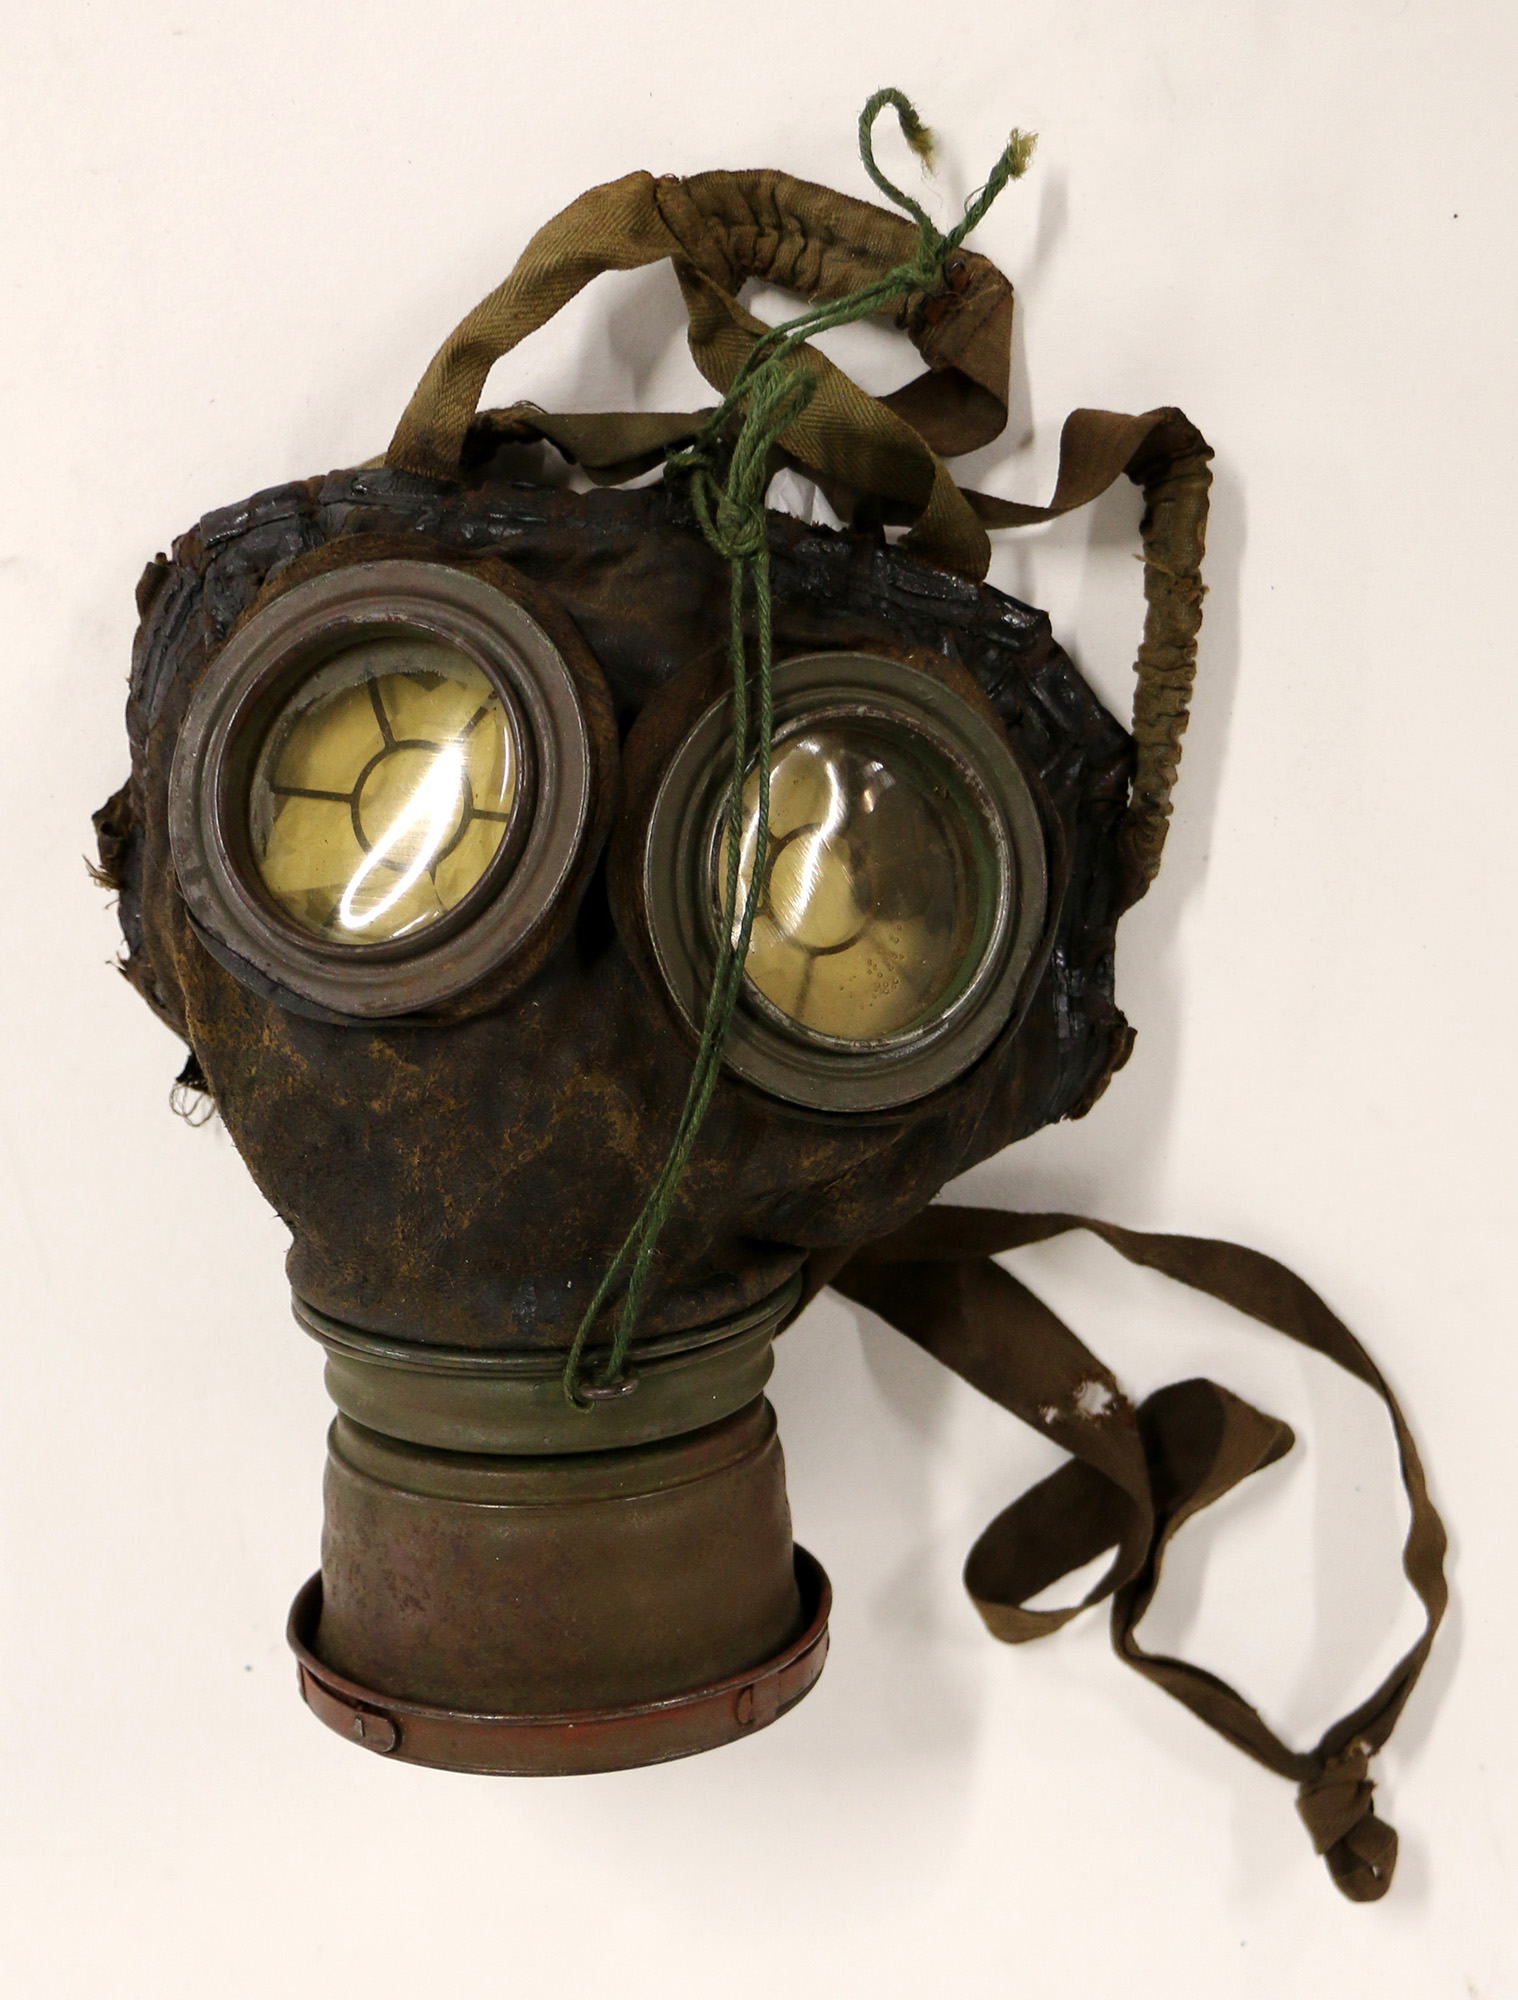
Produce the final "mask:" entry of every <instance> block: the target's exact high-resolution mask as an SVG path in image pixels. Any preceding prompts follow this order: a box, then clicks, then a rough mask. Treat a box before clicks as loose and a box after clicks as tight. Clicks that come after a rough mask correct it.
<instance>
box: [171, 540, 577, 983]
mask: <svg viewBox="0 0 1518 2000" xmlns="http://www.w3.org/2000/svg"><path fill="white" fill-rule="evenodd" d="M405 633H416V634H418V635H421V636H425V637H427V638H429V639H435V640H440V641H442V642H444V643H446V644H448V645H450V646H453V647H454V648H456V649H457V650H458V651H459V652H461V653H463V654H464V655H465V657H466V658H468V659H470V660H471V661H472V662H473V663H474V664H475V665H477V666H478V667H479V668H480V669H481V671H482V672H484V673H485V674H486V676H487V678H488V679H489V680H490V682H491V684H492V686H494V687H495V688H496V689H497V690H498V692H499V693H500V695H501V697H502V701H503V706H504V708H505V711H506V714H507V716H508V718H509V724H510V727H511V729H512V732H513V741H514V747H515V748H516V750H517V753H518V757H519V769H520V771H521V773H522V777H523V780H524V782H523V783H520V784H519V786H518V794H517V799H516V800H515V801H514V802H513V808H512V815H511V819H510V821H509V822H508V825H507V829H506V833H505V836H504V837H503V838H502V841H501V844H500V846H499V847H498V848H497V850H496V853H495V855H493V856H492V858H491V862H490V865H489V866H488V867H487V868H486V870H485V872H484V874H483V875H482V876H481V878H480V880H479V882H477V883H476V884H474V885H473V887H472V888H471V889H470V891H469V893H468V894H467V895H466V896H465V897H463V898H461V899H460V901H459V903H458V904H457V906H456V907H455V908H454V909H453V910H451V911H449V912H448V913H447V915H446V916H445V917H442V918H439V919H438V920H437V921H436V922H434V923H432V924H428V925H426V926H424V927H423V928H422V929H420V930H419V931H418V932H416V933H415V934H414V935H412V936H410V937H403V938H398V939H389V940H383V941H380V942H377V943H374V942H371V943H364V944H357V945H346V944H342V943H340V942H337V941H328V940H324V939H319V938H317V937H314V936H313V935H312V934H311V933H310V932H308V931H305V930H303V929H302V928H301V927H300V926H299V925H298V924H296V923H295V922H294V921H293V920H292V919H291V918H289V917H288V916H287V915H286V914H285V913H284V912H283V911H281V910H280V909H279V908H278V906H277V905H276V904H275V903H274V901H273V899H272V897H271V896H270V895H269V892H268V891H267V889H265V887H264V885H263V883H262V881H261V879H260V877H259V875H258V871H257V868H256V866H255V865H254V863H253V860H252V855H251V851H250V849H249V845H248V831H247V811H248V786H249V783H250V781H251V778H252V774H253V770H254V767H255V765H256V762H257V758H258V754H259V750H260V748H261V746H262V744H263V742H264V740H265V737H266V734H267V731H268V729H269V727H270V726H271V725H272V723H273V722H274V720H275V718H276V717H277V715H278V714H279V713H280V711H281V710H282V709H283V707H284V705H285V703H286V702H288V700H289V699H290V698H291V696H292V694H293V693H294V692H295V690H296V689H297V688H298V687H299V686H300V685H301V683H302V682H303V681H305V680H308V679H309V678H310V677H311V675H312V674H313V673H315V672H319V671H320V670H321V668H322V667H323V666H324V665H325V664H327V663H328V662H329V661H330V660H331V659H332V658H333V657H334V656H335V655H336V654H338V653H340V652H342V651H344V650H347V649H348V648H349V647H350V646H352V645H354V644H358V643H362V642H363V641H364V640H365V639H374V638H383V637H394V636H400V635H403V634H405ZM592 776H593V771H592V754H591V745H590V737H589V731H588V728H587V725H586V721H585V716H584V713H583V710H582V708H581V705H580V698H579V693H578V690H577V688H576V686H575V683H574V680H573V677H572V675H571V673H570V671H569V668H568V666H567V665H566V663H565V661H564V659H563V657H562V655H561V654H560V653H559V651H558V649H557V647H555V646H554V644H553V642H552V640H551V639H550V638H549V637H548V635H547V633H546V632H544V631H543V629H542V628H541V626H539V625H538V624H537V623H536V621H535V620H534V619H533V618H532V617H531V616H530V615H529V614H528V613H527V612H526V611H525V610H524V609H523V608H522V606H521V605H519V604H518V603H517V602H516V601H515V599H513V598H511V597H508V596H507V595H506V593H505V592H504V591H501V590H497V589H496V588H495V587H494V586H493V585H491V584H488V583H485V582H484V581H482V580H481V579H480V578H478V577H474V576H470V575H468V574H466V573H465V572H463V571H461V570H456V569H453V568H451V567H450V566H448V565H447V564H443V563H437V562H427V561H411V560H407V559H387V560H383V561H378V562H367V563H365V562H359V563H354V564H352V565H351V566H349V567H347V568H344V569H340V570H334V571H330V572H328V573H327V574H326V575H324V576H321V577H316V578H313V579H312V580H311V581H310V582H308V583H303V584H297V585H295V586H294V587H293V588H292V589H291V590H289V591H288V592H287V593H285V594H284V595H283V596H281V597H279V598H276V599H275V600H274V602H273V603H272V604H270V605H268V606H267V607H265V609H264V610H263V611H261V612H258V613H256V614H255V615H254V616H253V617H252V618H251V619H249V621H248V623H247V624H246V625H245V626H243V627H242V629H241V630H240V631H238V632H236V633H235V634H234V635H233V637H232V638H231V639H230V640H229V641H228V642H227V644H226V645H225V646H224V647H223V649H222V650H221V652H220V653H219V654H218V655H217V656H216V658H215V660H214V661H213V662H212V664H211V666H210V667H209V668H208V670H207V672H206V674H205V676H204V677H203V679H202V680H201V682H200V684H199V686H198V687H197V688H196V690H195V693H194V695H193V696H192V698H191V701H190V704H189V707H188V709H187V711H186V715H185V721H184V725H183V727H182V729H181V731H180V736H179V742H178V745H177V747H176V750H175V754H174V763H173V768H172V771H171V774H170V785H169V835H170V846H171V850H172V853H173V858H174V867H175V873H176V875H177V877H178V880H179V886H180V890H181V893H182V894H183V896H184V899H185V902H186V904H187V906H188V908H189V911H190V914H191V916H192V918H193V919H194V920H195V922H196V923H197V924H198V925H199V926H200V927H201V928H202V930H203V931H205V932H206V933H207V935H208V937H209V938H210V939H212V940H214V941H215V942H216V943H218V944H220V945H221V946H223V947H224V948H225V949H226V950H227V951H228V952H230V953H231V954H232V957H233V960H234V961H236V962H240V963H244V964H247V965H248V966H250V967H251V968H252V969H253V971H254V973H255V974H257V975H259V976H260V977H261V978H262V979H264V980H268V981H272V982H273V983H274V985H275V986H276V988H283V989H285V990H287V991H289V992H291V993H293V994H295V995H297V996H299V997H300V998H301V999H303V1000H307V1001H311V1002H314V1003H316V1004H317V1005H318V1006H320V1007H322V1008H326V1009H330V1010H331V1011H332V1012H334V1013H335V1014H338V1015H340V1016H348V1017H353V1018H357V1019H384V1018H387V1017H390V1016H394V1015H404V1014H409V1013H412V1012H414V1011H416V1010H417V1009H419V1008H425V1007H427V1006H431V1005H435V1004H437V1003H438V1002H440V1001H442V1000H446V999H449V998H451V997H453V996H454V995H455V994H457V993H460V992H463V991H464V990H466V989H467V988H468V987H470V986H472V985H474V984H476V983H477V982H478V981H479V980H480V979H482V978H483V977H485V975H486V974H487V973H489V972H490V971H492V970H493V969H494V968H495V967H496V966H497V965H499V964H501V963H502V962H503V961H504V960H505V959H507V958H509V957H510V956H511V955H512V954H513V953H514V952H516V951H517V950H519V949H520V948H521V946H522V945H523V944H524V943H525V942H526V941H527V939H528V938H529V937H530V936H531V935H532V934H533V933H535V932H536V930H537V929H538V927H539V926H540V924H541V923H542V922H543V921H544V920H545V919H546V917H547V916H548V914H549V912H550V911H551V909H552V908H553V906H554V904H555V903H556V902H557V900H558V898H559V896H560V894H561V893H562V890H563V888H564V886H565V883H566V881H567V879H568V877H569V875H570V874H571V872H572V869H573V866H574V863H575V860H576V857H577V855H578V853H579V850H580V847H581V845H582V842H583V839H584V836H585V832H586V829H587V827H588V824H589V818H590V810H591V786H592Z"/></svg>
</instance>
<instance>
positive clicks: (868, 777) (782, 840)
mask: <svg viewBox="0 0 1518 2000" xmlns="http://www.w3.org/2000/svg"><path fill="white" fill-rule="evenodd" d="M743 807H744V826H743V841H742V847H741V850H740V855H739V870H738V881H739V890H738V909H739V911H741V910H742V908H743V902H744V898H745V897H746V896H747V894H748V887H749V883H750V881H751V879H752V873H753V858H754V840H755V833H756V828H757V819H758V810H759V778H758V774H757V772H752V773H750V775H749V778H748V782H747V783H746V785H745V786H744V791H743ZM727 858H728V841H727V838H726V836H724V838H723V840H722V842H721V845H720V848H719V852H718V857H717V870H716V881H715V883H714V885H713V893H714V898H715V900H716V902H717V905H718V907H719V908H720V907H721V899H722V893H723V888H724V885H725V882H726V870H727ZM976 872H977V871H976V864H975V855H974V848H973V844H972V838H971V835H970V831H969V828H968V826H967V824H966V820H965V815H964V812H963V810H962V808H961V807H960V805H959V804H958V802H957V800H956V799H955V798H954V797H953V796H952V795H951V793H950V791H949V789H948V788H947V787H946V786H944V785H943V784H941V783H936V782H935V781H934V777H933V775H932V773H931V772H930V770H929V769H928V768H927V767H926V766H925V765H924V764H923V763H922V762H920V761H919V760H918V759H917V758H915V757H913V756H912V755H910V754H909V753H908V752H906V751H905V749H904V748H903V747H902V746H901V745H899V744H895V743H893V742H892V741H891V740H890V739H888V738H886V737H884V736H880V737H877V736H875V735H873V734H872V733H870V732H868V731H867V730H866V729H863V728H856V727H853V726H851V725H848V724H840V725H837V726H830V727H826V728H817V729H812V730H809V731H807V733H806V734H805V735H802V736H797V737H793V738H792V739H791V740H790V741H788V742H786V743H784V744H782V745H780V746H779V747H778V748H777V750H776V753H775V757H774V762H773V767H772V772H771V778H770V823H769V843H768V854H767V858H766V862H765V870H764V882H763V888H762V894H761V900H760V903H759V909H758V914H757V916H756V917H755V921H754V928H753V934H752V936H751V938H750V941H749V951H748V960H747V964H746V967H745V971H746V974H747V977H748V979H749V980H750V981H751V982H752V983H753V985H754V986H755V987H756V988H757V989H758V991H759V992H760V993H762V994H763V995H764V997H765V999H766V1000H768V1001H769V1002H770V1003H771V1005H772V1006H774V1007H777V1008H779V1010H780V1011H781V1012H782V1013H783V1014H786V1015H788V1016H789V1017H790V1018H791V1019H792V1020H793V1021H796V1022H797V1023H799V1024H800V1026H802V1027H804V1028H810V1029H811V1030H813V1031H814V1032H815V1033H817V1034H822V1035H828V1036H831V1037H833V1038H835V1039H838V1040H842V1041H860V1042H868V1041H877V1040H879V1039H881V1038H882V1037H884V1036H888V1035H895V1034H901V1033H904V1032H907V1031H909V1030H910V1029H912V1028H914V1027H917V1026H920V1025H922V1024H923V1023H924V1022H926V1021H928V1020H929V1019H931V1018H932V1017H933V1016H934V1015H935V1014H937V1013H940V1012H941V1011H942V1009H943V1008H944V1007H945V1006H947V1005H949V1004H951V1003H952V1000H953V998H954V995H955V993H956V992H957V991H958V990H959V989H960V988H961V987H962V986H963V984H964V981H965V979H966V978H967V977H968V975H969V973H970V971H972V970H973V967H972V966H971V965H970V962H969V961H970V957H971V952H972V947H973V944H974V939H975V932H976V914H977V911H976V904H977V893H976V890H977V885H976ZM735 928H736V926H735Z"/></svg>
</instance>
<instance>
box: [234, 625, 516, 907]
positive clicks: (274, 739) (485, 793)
mask: <svg viewBox="0 0 1518 2000" xmlns="http://www.w3.org/2000/svg"><path fill="white" fill-rule="evenodd" d="M517 762H518V759H517V750H516V741H515V737H514V735H513V732H512V727H511V721H510V718H509V716H508V714H507V710H506V705H505V703H504V701H503V700H502V697H501V695H500V693H499V691H498V690H497V689H496V687H495V686H494V685H493V684H492V682H491V681H490V680H489V679H488V678H487V676H486V675H485V674H484V673H483V672H482V671H481V669H480V668H479V667H478V666H476V665H475V663H474V662H473V661H472V660H470V659H469V658H468V657H467V656H466V655H465V654H463V653H461V652H459V651H458V650H456V649H455V648H454V647H452V646H448V645H444V644H442V643H440V642H438V641H435V640H429V639H425V638H420V637H395V638H381V639H370V640H366V641H364V642H363V643H361V644H359V645H355V646H352V647H350V648H348V650H347V651H345V652H342V653H340V654H339V655H338V656H337V657H336V658H335V659H332V660H329V661H328V663H327V664H326V665H325V666H324V667H323V668H321V670H320V671H319V672H317V673H316V674H314V675H313V676H312V677H311V678H310V679H309V680H308V681H306V682H305V683H304V684H303V685H302V686H301V687H300V688H299V689H298V690H297V691H296V693H295V694H294V695H293V696H292V697H291V699H290V700H289V701H288V702H287V703H286V704H285V706H284V708H283V709H282V710H281V711H280V712H279V714H278V715H277V716H276V717H275V720H274V723H273V725H272V727H271V728H270V730H269V732H268V735H267V737H266V738H265V740H264V744H263V747H262V749H261V751H260V753H259V756H258V760H257V763H256V765H255V767H254V771H253V778H252V784H251V787H250V791H249V798H248V831H249V838H250V845H251V848H252V855H253V861H254V865H255V866H256V868H257V870H258V874H259V877H260V879H261V880H262V882H263V885H264V888H265V889H266V890H267V891H268V893H269V895H270V896H271V897H272V898H273V899H274V902H275V903H276V904H277V906H278V907H279V909H280V910H281V911H283V912H284V914H285V915H286V916H287V917H289V918H291V919H292V920H293V921H294V922H295V923H296V924H298V925H299V926H300V928H301V929H302V930H305V931H307V932H309V933H310V934H311V935H313V936H315V937H318V938H322V939H325V940H329V941H335V942H339V943H346V944H355V945H357V944H376V943H382V942H386V941H388V940H390V939H393V938H399V937H404V936H409V935H411V934H412V933H414V932H417V931H420V930H422V929H424V928H425V927H426V926H427V925H429V924H431V923H435V922H436V921H437V920H438V919H439V918H441V917H443V916H446V915H447V913H448V912H449V911H450V910H452V909H453V908H454V907H455V906H456V905H457V904H458V903H460V902H461V901H462V900H463V898H464V897H465V896H467V895H468V894H469V892H470V890H471V889H473V888H474V886H475V885H476V883H478V882H479V881H480V879H481V878H482V877H483V875H484V874H485V871H486V869H487V868H488V867H489V865H490V862H491V860H492V858H493V857H494V855H495V853H496V851H497V849H498V848H499V847H500V845H501V842H502V840H503V839H504V838H505V835H506V829H507V826H508V823H509V821H510V819H511V808H512V803H513V801H514V799H515V797H516V792H517V785H518V769H517Z"/></svg>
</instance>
